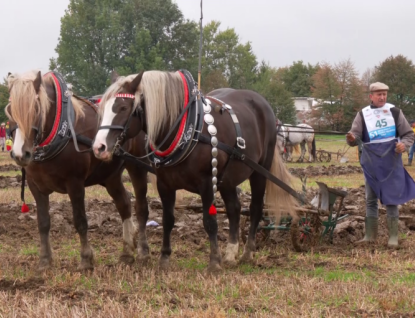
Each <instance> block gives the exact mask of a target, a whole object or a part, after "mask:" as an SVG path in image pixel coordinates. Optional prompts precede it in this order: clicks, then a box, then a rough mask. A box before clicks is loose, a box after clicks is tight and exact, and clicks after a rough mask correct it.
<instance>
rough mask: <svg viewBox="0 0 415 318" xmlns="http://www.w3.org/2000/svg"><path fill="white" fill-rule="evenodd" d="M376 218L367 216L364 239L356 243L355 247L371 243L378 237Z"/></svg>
mask: <svg viewBox="0 0 415 318" xmlns="http://www.w3.org/2000/svg"><path fill="white" fill-rule="evenodd" d="M378 220H379V219H378V218H375V217H373V216H367V217H366V219H365V237H364V238H363V239H362V240H360V241H357V242H356V243H355V244H356V245H361V244H366V243H373V242H375V240H376V239H377V237H378Z"/></svg>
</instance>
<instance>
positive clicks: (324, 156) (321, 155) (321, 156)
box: [316, 145, 350, 162]
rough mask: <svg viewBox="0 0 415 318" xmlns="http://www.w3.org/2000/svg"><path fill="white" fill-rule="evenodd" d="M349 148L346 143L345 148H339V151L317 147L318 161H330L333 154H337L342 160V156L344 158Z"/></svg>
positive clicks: (338, 158) (337, 157)
mask: <svg viewBox="0 0 415 318" xmlns="http://www.w3.org/2000/svg"><path fill="white" fill-rule="evenodd" d="M349 149H350V147H349V146H347V145H345V146H344V147H343V149H339V150H338V151H337V152H332V151H326V150H323V149H317V150H316V161H317V162H330V161H331V158H332V155H333V156H336V160H337V161H340V160H341V159H342V158H344V156H345V154H346V153H347V151H348V150H349Z"/></svg>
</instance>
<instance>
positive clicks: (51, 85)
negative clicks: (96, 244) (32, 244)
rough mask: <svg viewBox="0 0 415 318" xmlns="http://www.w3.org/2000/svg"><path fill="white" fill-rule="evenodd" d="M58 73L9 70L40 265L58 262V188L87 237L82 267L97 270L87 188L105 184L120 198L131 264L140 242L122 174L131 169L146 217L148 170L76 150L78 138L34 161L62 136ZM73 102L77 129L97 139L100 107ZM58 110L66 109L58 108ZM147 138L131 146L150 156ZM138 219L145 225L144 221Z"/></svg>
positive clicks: (126, 258)
mask: <svg viewBox="0 0 415 318" xmlns="http://www.w3.org/2000/svg"><path fill="white" fill-rule="evenodd" d="M54 77H55V75H54V74H53V73H48V74H46V75H45V76H43V77H42V76H41V73H40V72H28V73H26V74H23V75H17V74H9V77H8V85H9V91H10V104H9V105H8V106H7V107H6V113H7V115H8V117H9V118H10V129H11V130H12V131H13V139H14V144H13V149H12V152H11V156H12V158H13V159H14V160H15V162H16V163H17V164H18V165H20V166H22V167H24V169H25V170H26V174H27V182H28V186H29V188H30V191H31V192H32V194H33V197H34V198H35V201H36V210H37V221H38V227H39V233H40V261H39V266H38V269H39V270H46V269H47V268H49V267H50V265H51V263H52V249H51V245H50V240H49V231H50V215H49V195H50V194H51V193H52V192H58V193H67V194H68V195H69V198H70V200H71V203H72V208H73V221H74V225H75V228H76V230H77V232H78V234H79V237H80V241H81V263H80V265H79V269H81V270H83V269H92V268H93V251H92V248H91V246H90V244H89V242H88V236H87V231H88V223H87V218H86V214H85V187H88V186H91V185H96V184H100V185H102V186H104V187H105V188H106V189H107V191H108V193H109V195H110V196H111V197H112V198H113V199H114V202H115V205H116V207H117V209H118V211H119V213H120V216H121V218H122V221H123V241H124V247H123V251H122V254H121V256H120V260H121V261H123V262H126V263H131V262H133V261H134V249H135V247H136V246H137V242H136V229H135V225H134V223H133V221H132V219H131V200H130V197H129V195H128V194H127V192H126V190H125V188H124V186H123V183H122V181H121V176H122V172H123V170H124V167H126V168H127V170H128V172H129V175H130V177H131V181H132V184H133V187H134V191H135V195H136V199H137V200H136V206H135V209H136V213H137V217H138V218H140V217H142V216H143V215H147V214H148V205H147V199H146V194H147V172H146V171H145V170H142V169H140V168H138V167H137V166H136V165H133V164H127V163H124V161H123V160H120V159H119V158H115V159H114V161H113V162H111V163H103V162H102V161H100V160H97V159H96V158H95V157H94V155H93V154H92V152H91V151H89V152H84V153H79V152H77V151H76V150H75V147H74V144H73V142H72V140H71V141H69V143H68V144H67V145H66V146H65V147H64V148H63V150H61V152H59V153H58V154H57V155H56V156H55V157H53V158H51V159H50V160H45V161H35V160H33V159H34V158H33V156H34V153H35V152H36V150H38V149H39V147H44V146H45V145H46V144H47V143H48V141H50V140H53V139H54V138H57V135H56V134H59V133H60V131H56V128H57V127H58V126H57V124H59V118H58V117H59V116H60V115H62V114H61V113H60V111H62V109H61V106H60V105H61V103H58V102H57V100H59V98H61V97H59V96H58V95H59V94H58V92H57V91H59V90H60V89H59V88H58V86H56V81H55V80H54ZM55 79H56V77H55ZM62 93H64V92H62ZM58 97H59V98H58ZM72 104H73V107H74V111H75V115H76V117H75V118H76V122H75V123H74V129H75V133H76V134H77V135H82V136H84V137H86V138H89V139H90V140H91V141H92V139H93V138H94V137H95V134H96V132H97V128H98V123H99V114H98V112H97V110H96V109H95V106H93V105H91V104H90V103H89V105H88V102H87V101H86V100H84V99H81V98H75V97H72ZM58 109H60V111H57V110H58ZM16 125H18V126H16ZM16 127H18V128H16ZM66 127H67V126H66ZM133 132H134V131H133ZM137 133H138V131H137ZM144 138H145V135H144V134H143V133H141V134H140V135H138V134H136V136H135V137H134V138H133V139H131V140H129V141H128V142H127V143H126V145H125V147H126V149H129V151H131V152H132V153H135V154H136V155H137V156H139V155H144V154H145V141H144ZM79 147H80V148H81V150H85V149H87V146H85V145H82V144H79ZM43 149H47V147H45V148H43ZM138 223H139V224H144V226H145V223H143V221H142V220H140V219H139V220H138ZM141 232H143V230H141ZM144 248H146V247H144ZM147 249H148V247H147ZM139 255H141V253H139Z"/></svg>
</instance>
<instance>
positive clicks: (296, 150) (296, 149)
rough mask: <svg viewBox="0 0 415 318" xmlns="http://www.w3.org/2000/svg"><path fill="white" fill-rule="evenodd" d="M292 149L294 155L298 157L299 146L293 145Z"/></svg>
mask: <svg viewBox="0 0 415 318" xmlns="http://www.w3.org/2000/svg"><path fill="white" fill-rule="evenodd" d="M293 148H294V151H295V153H296V154H297V155H298V154H299V153H300V145H299V144H296V145H293Z"/></svg>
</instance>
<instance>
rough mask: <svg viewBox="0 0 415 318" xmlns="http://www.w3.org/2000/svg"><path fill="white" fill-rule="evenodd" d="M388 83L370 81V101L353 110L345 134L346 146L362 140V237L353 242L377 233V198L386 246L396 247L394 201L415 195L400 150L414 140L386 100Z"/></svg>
mask: <svg viewBox="0 0 415 318" xmlns="http://www.w3.org/2000/svg"><path fill="white" fill-rule="evenodd" d="M388 90H389V87H388V86H387V85H385V84H383V83H379V82H377V83H373V84H371V85H370V95H369V97H370V100H371V104H370V105H369V106H366V107H365V108H363V109H362V110H361V111H360V112H358V113H357V115H356V117H355V119H354V121H353V123H352V128H351V129H350V131H349V132H348V133H347V134H346V141H347V143H348V144H349V145H350V146H357V145H358V143H359V142H360V141H361V142H362V155H361V157H360V164H361V166H362V168H363V173H364V176H365V188H366V219H365V237H364V238H363V239H362V240H360V241H358V242H356V244H365V243H370V242H374V241H375V240H376V239H377V236H378V219H379V211H378V199H380V201H381V203H382V204H384V205H386V215H387V218H386V221H387V226H388V231H389V241H388V247H391V248H397V247H398V230H399V210H398V205H400V204H404V203H406V202H408V201H409V200H412V199H414V198H415V182H414V180H413V179H412V178H411V176H410V175H409V174H408V172H407V171H406V170H405V168H404V167H403V162H402V153H403V152H405V150H407V149H409V147H411V146H412V144H413V143H414V132H413V131H412V128H411V126H410V125H409V123H408V121H407V120H406V118H405V116H404V114H403V112H402V110H401V109H399V108H398V107H395V106H394V105H392V104H388V103H386V99H387V96H388Z"/></svg>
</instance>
